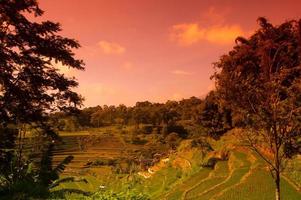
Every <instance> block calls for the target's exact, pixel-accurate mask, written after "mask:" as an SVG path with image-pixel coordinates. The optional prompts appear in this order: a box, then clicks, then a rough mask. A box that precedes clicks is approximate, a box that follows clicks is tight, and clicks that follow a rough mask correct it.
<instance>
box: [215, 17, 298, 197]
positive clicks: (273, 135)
mask: <svg viewBox="0 0 301 200" xmlns="http://www.w3.org/2000/svg"><path fill="white" fill-rule="evenodd" d="M258 22H259V25H260V28H259V29H258V30H257V31H256V32H255V33H254V34H253V35H252V36H251V37H250V38H248V39H245V38H242V37H239V38H237V40H236V43H237V45H236V46H235V47H234V48H233V50H232V51H230V52H229V53H228V54H227V55H224V56H222V57H221V59H220V61H219V62H217V63H216V64H215V67H216V68H217V73H216V74H215V75H214V78H215V80H216V83H217V91H218V92H219V94H220V96H221V98H222V99H223V101H224V102H225V103H226V104H227V105H228V106H230V108H231V109H232V111H233V116H236V117H234V118H235V119H239V120H238V121H240V123H236V125H240V126H241V127H243V128H244V132H243V135H242V137H243V138H244V139H245V140H246V142H247V145H248V146H249V147H250V148H251V149H253V150H254V151H255V152H257V153H258V155H260V156H261V157H262V158H263V159H264V160H265V161H266V163H267V164H268V166H269V168H270V171H271V174H272V176H273V178H274V180H275V185H276V199H280V175H281V172H282V171H283V169H284V167H285V163H286V161H287V159H290V158H291V157H292V156H294V155H296V154H297V153H300V146H299V145H300V137H301V64H300V63H301V20H300V21H299V22H298V21H294V20H292V21H287V22H285V23H283V24H281V25H279V26H274V25H272V24H271V23H269V22H268V20H267V19H265V18H259V19H258ZM241 122H243V123H241Z"/></svg>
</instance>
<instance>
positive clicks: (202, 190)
mask: <svg viewBox="0 0 301 200" xmlns="http://www.w3.org/2000/svg"><path fill="white" fill-rule="evenodd" d="M117 133H118V132H115V135H112V136H111V137H110V138H111V142H110V139H108V138H106V139H108V141H107V142H106V143H101V144H102V146H101V148H98V155H102V159H104V158H108V157H110V158H112V154H104V152H106V151H107V149H109V147H110V148H111V146H110V145H112V144H114V143H115V142H116V138H117V137H118V134H117ZM119 136H120V135H119ZM148 138H151V137H150V136H148ZM149 140H150V139H149ZM203 140H206V142H208V143H205V142H201V141H203ZM125 144H126V143H125ZM208 144H209V145H210V146H208ZM147 146H148V145H147V144H146V145H145V147H147ZM120 147H121V146H119V148H120ZM130 147H131V148H134V147H135V145H134V146H127V148H130ZM138 147H139V145H137V146H136V150H137V149H139V148H138ZM141 147H143V146H141V145H140V148H141ZM92 150H93V148H92ZM94 150H95V149H94ZM117 151H118V148H117V149H116V152H117ZM91 152H92V151H90V150H87V151H86V152H84V154H85V155H86V154H90V155H92V154H91ZM76 155H77V154H75V160H77V156H76ZM78 157H79V158H80V157H81V156H78ZM86 158H89V159H90V160H92V159H93V158H92V157H86ZM215 162H216V164H215V165H214V163H215ZM300 162H301V159H300V158H296V159H294V160H293V161H292V162H291V163H290V164H289V166H290V167H289V168H288V170H287V171H286V172H285V173H284V175H283V177H282V179H281V186H282V196H283V198H282V199H286V200H295V199H300V198H301V190H300V185H298V183H300V177H301V173H300ZM205 166H206V167H205ZM71 167H72V164H71ZM292 167H293V168H292ZM105 168H107V169H108V170H109V171H107V172H104V169H105ZM85 170H86V171H85V173H83V176H84V177H86V178H87V179H88V184H86V183H70V184H64V185H62V186H61V187H64V188H74V189H82V190H85V191H97V190H99V188H103V189H101V190H102V191H103V192H104V191H114V192H125V191H135V192H137V193H144V194H147V195H148V196H149V197H150V199H166V200H177V199H204V200H206V199H208V200H209V199H212V200H213V199H215V200H235V199H237V200H244V199H245V200H253V199H254V200H258V199H260V200H261V199H263V200H264V199H267V200H268V199H273V198H274V194H275V192H274V183H273V180H272V177H271V175H270V173H269V171H268V168H267V166H266V165H265V163H264V161H263V160H261V158H260V157H258V156H257V155H256V154H255V153H254V152H251V151H250V150H249V149H248V148H246V147H242V146H241V145H240V142H239V141H237V139H236V137H235V136H234V135H233V134H231V133H229V134H226V135H224V136H223V137H222V138H221V139H220V140H218V141H215V140H213V139H209V138H202V139H201V140H200V139H186V140H182V141H181V143H180V145H179V146H178V147H177V149H176V150H175V151H172V152H169V153H168V154H167V155H165V156H162V157H161V159H160V160H159V161H158V162H156V163H155V164H154V165H152V166H150V167H149V168H146V169H145V170H144V171H134V170H133V173H128V174H125V173H121V174H119V175H113V174H112V172H111V171H110V170H111V169H110V168H109V167H105V166H102V167H90V168H85ZM106 173H107V174H106ZM250 194H251V195H250ZM67 198H69V199H76V198H80V196H77V195H74V194H73V195H70V196H67Z"/></svg>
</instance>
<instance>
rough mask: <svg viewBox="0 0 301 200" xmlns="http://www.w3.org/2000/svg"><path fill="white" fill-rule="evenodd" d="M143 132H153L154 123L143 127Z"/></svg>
mask: <svg viewBox="0 0 301 200" xmlns="http://www.w3.org/2000/svg"><path fill="white" fill-rule="evenodd" d="M141 132H142V133H144V134H151V133H152V132H153V126H152V125H145V126H143V127H142V130H141Z"/></svg>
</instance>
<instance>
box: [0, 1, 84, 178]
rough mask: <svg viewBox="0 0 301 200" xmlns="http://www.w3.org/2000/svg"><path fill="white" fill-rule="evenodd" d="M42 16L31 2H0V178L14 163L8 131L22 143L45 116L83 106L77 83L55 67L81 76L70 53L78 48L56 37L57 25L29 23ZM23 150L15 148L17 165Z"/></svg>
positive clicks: (47, 134)
mask: <svg viewBox="0 0 301 200" xmlns="http://www.w3.org/2000/svg"><path fill="white" fill-rule="evenodd" d="M42 14H43V11H42V10H41V9H40V8H39V7H38V3H37V1H36V0H1V1H0V135H1V142H0V161H1V162H0V171H1V172H0V173H1V174H0V175H1V177H2V175H3V176H4V177H9V176H7V173H8V172H9V171H11V166H10V164H11V163H12V161H13V160H15V155H14V152H13V151H12V149H13V147H14V145H15V142H16V134H14V133H13V132H14V131H12V130H11V128H10V127H11V125H13V126H14V127H17V129H18V130H19V136H20V138H21V137H22V135H23V134H25V132H26V131H25V124H26V125H34V126H38V127H39V128H45V127H47V125H46V124H45V121H46V120H47V118H48V116H49V114H51V113H52V112H55V111H70V110H74V109H75V108H76V107H77V106H79V105H80V104H81V101H82V99H81V97H80V96H79V95H78V94H77V93H75V92H73V91H72V88H74V87H76V86H77V85H78V83H77V81H76V80H75V79H74V78H67V77H66V76H65V75H64V74H62V73H60V72H59V70H58V69H57V68H56V67H55V66H54V65H55V64H57V63H60V64H62V65H63V66H65V67H69V68H75V69H79V70H83V69H84V68H83V62H82V60H78V59H75V58H74V53H73V52H72V49H74V48H79V47H80V45H79V44H78V42H77V41H75V40H73V39H69V38H66V37H62V36H60V35H58V34H57V33H58V32H59V31H60V30H61V28H60V25H59V24H58V23H53V22H50V21H43V22H33V21H30V20H29V17H31V18H33V16H34V17H39V16H41V15H42ZM30 15H31V16H30ZM48 128H49V127H47V128H46V131H45V130H44V131H42V133H43V134H44V136H45V137H48V138H49V139H51V140H52V139H53V137H54V136H55V134H54V132H52V131H51V130H50V129H48ZM21 133H22V134H21ZM23 137H24V135H23ZM5 138H6V139H7V140H5V141H3V140H2V139H5ZM20 138H19V139H20ZM22 148H23V147H22V146H19V152H18V156H17V159H19V162H17V163H16V164H17V165H20V163H21V159H22ZM18 163H19V164H18ZM18 167H20V166H18ZM17 171H18V169H17ZM19 171H20V170H19ZM17 177H18V176H17ZM8 181H9V180H8Z"/></svg>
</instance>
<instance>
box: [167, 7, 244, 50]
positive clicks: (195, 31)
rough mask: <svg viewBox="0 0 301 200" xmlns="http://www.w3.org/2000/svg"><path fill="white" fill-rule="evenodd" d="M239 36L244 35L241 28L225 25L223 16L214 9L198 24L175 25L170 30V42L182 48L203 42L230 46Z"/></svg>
mask: <svg viewBox="0 0 301 200" xmlns="http://www.w3.org/2000/svg"><path fill="white" fill-rule="evenodd" d="M205 24H206V25H205ZM241 35H246V32H245V31H244V30H243V29H242V28H241V26H239V25H237V24H227V23H226V22H225V16H224V14H221V13H219V12H217V11H216V9H215V8H214V7H210V8H209V9H208V11H207V12H205V13H204V14H203V15H202V17H201V19H200V20H199V22H192V23H180V24H175V25H173V26H172V27H171V28H170V38H171V40H172V41H175V42H176V43H178V44H179V45H182V46H189V45H193V44H196V43H200V42H203V41H206V42H209V43H212V44H217V45H225V44H231V43H233V42H234V40H235V38H236V37H238V36H241Z"/></svg>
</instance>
